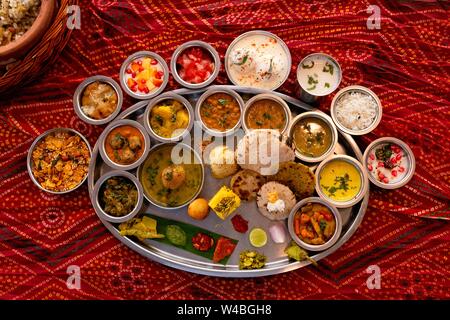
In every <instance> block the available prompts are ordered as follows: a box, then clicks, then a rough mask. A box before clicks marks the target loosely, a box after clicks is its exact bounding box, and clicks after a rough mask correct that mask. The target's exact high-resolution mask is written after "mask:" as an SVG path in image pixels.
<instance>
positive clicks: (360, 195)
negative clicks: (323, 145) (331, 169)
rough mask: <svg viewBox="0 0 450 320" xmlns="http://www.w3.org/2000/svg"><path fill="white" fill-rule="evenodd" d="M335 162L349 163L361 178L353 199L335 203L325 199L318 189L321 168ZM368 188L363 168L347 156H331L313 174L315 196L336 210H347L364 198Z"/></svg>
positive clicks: (324, 195)
mask: <svg viewBox="0 0 450 320" xmlns="http://www.w3.org/2000/svg"><path fill="white" fill-rule="evenodd" d="M336 160H343V161H346V162H348V163H351V164H352V165H353V166H354V167H356V169H357V170H358V172H359V175H360V178H361V188H360V189H359V192H358V193H357V194H356V196H355V197H354V198H352V199H350V200H347V201H335V200H333V199H330V198H329V197H327V195H326V194H325V193H323V192H322V188H321V187H320V172H321V171H322V169H323V167H325V165H327V164H328V163H330V162H332V161H336ZM368 187H369V178H368V175H367V171H366V170H365V169H364V166H363V165H362V164H361V163H360V162H359V161H358V160H356V159H355V158H353V157H351V156H348V155H342V154H340V155H333V156H331V157H329V158H327V159H325V160H324V161H322V162H321V163H320V164H319V166H318V167H317V169H316V172H315V189H316V192H317V194H318V195H319V197H320V198H322V199H324V200H325V201H327V202H329V203H331V204H332V205H334V206H335V207H336V208H349V207H352V206H354V205H355V204H357V203H358V202H360V201H361V200H362V199H363V198H364V196H365V195H366V193H367V190H368Z"/></svg>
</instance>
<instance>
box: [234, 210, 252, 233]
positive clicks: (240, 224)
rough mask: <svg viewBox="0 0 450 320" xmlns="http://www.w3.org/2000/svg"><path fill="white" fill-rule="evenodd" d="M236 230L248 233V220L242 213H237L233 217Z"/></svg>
mask: <svg viewBox="0 0 450 320" xmlns="http://www.w3.org/2000/svg"><path fill="white" fill-rule="evenodd" d="M231 223H232V224H233V228H234V230H236V231H237V232H240V233H246V232H247V231H248V221H247V220H245V219H244V218H242V216H241V215H239V214H236V215H235V216H234V217H233V218H231Z"/></svg>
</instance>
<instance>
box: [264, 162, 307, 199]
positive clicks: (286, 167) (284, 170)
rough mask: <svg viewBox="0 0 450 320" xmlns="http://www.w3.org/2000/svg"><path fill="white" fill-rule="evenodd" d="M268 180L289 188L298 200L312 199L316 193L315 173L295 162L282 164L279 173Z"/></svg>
mask: <svg viewBox="0 0 450 320" xmlns="http://www.w3.org/2000/svg"><path fill="white" fill-rule="evenodd" d="M268 180H269V181H277V182H280V183H282V184H284V185H286V186H288V187H289V189H291V190H292V191H293V192H294V194H295V196H296V197H297V200H301V199H304V198H307V197H310V196H312V195H313V193H314V173H312V171H311V170H310V169H309V167H307V166H305V165H304V164H301V163H296V162H293V161H290V162H285V163H281V164H280V167H279V169H278V172H277V173H276V174H274V175H272V176H270V177H268Z"/></svg>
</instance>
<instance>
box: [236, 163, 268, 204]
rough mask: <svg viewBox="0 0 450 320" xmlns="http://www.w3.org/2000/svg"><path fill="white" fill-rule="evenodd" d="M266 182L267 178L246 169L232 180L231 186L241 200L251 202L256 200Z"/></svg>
mask: <svg viewBox="0 0 450 320" xmlns="http://www.w3.org/2000/svg"><path fill="white" fill-rule="evenodd" d="M265 182H266V178H265V177H263V176H262V175H260V174H259V173H258V172H255V171H251V170H247V169H245V170H241V171H239V172H238V173H236V174H235V175H234V176H233V177H232V178H231V182H230V186H231V189H233V192H234V193H236V194H237V195H238V196H239V198H241V199H242V200H246V201H250V200H253V199H255V198H256V194H257V192H258V191H259V189H261V187H262V185H263V184H264V183H265Z"/></svg>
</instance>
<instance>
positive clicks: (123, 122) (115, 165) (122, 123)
mask: <svg viewBox="0 0 450 320" xmlns="http://www.w3.org/2000/svg"><path fill="white" fill-rule="evenodd" d="M121 126H132V127H134V128H136V129H138V130H139V131H140V132H141V134H142V136H143V137H144V152H143V153H142V155H141V157H140V158H139V159H137V160H136V161H135V162H133V163H131V164H119V163H116V162H114V161H112V160H111V159H110V158H109V157H108V155H107V154H106V150H105V143H106V138H107V137H108V134H109V133H110V132H111V131H112V130H113V129H115V128H117V127H121ZM149 150H150V137H149V136H148V134H147V132H146V131H145V128H144V127H143V126H142V125H141V124H140V123H138V122H136V121H133V120H129V119H123V120H117V121H114V122H112V123H111V124H110V125H109V126H108V127H106V129H105V130H104V131H103V133H102V134H101V136H100V138H99V151H100V156H101V157H102V159H103V161H104V162H105V163H106V164H107V165H108V166H109V167H111V168H113V169H115V170H124V171H126V170H131V169H134V168H136V167H138V166H139V165H140V164H141V163H142V162H143V161H144V160H145V158H147V155H148V152H149Z"/></svg>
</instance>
